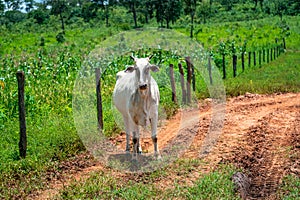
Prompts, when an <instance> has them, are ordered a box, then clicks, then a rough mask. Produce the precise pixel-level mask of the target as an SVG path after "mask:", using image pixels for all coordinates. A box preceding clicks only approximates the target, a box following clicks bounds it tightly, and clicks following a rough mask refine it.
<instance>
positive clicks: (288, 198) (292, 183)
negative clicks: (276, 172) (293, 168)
mask: <svg viewBox="0 0 300 200" xmlns="http://www.w3.org/2000/svg"><path fill="white" fill-rule="evenodd" d="M299 188H300V178H299V177H297V176H296V175H287V176H286V177H285V178H284V179H283V181H282V184H281V186H280V189H279V191H278V193H279V196H280V198H281V199H284V200H292V199H299V197H300V189H299Z"/></svg>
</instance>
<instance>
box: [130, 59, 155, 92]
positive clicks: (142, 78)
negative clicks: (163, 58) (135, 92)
mask: <svg viewBox="0 0 300 200" xmlns="http://www.w3.org/2000/svg"><path fill="white" fill-rule="evenodd" d="M151 57H152V56H149V57H147V58H135V57H133V56H132V57H131V58H132V59H133V60H134V65H133V66H129V67H127V68H126V70H125V72H126V73H132V72H133V71H135V80H136V84H137V86H138V88H139V90H140V91H141V92H142V93H145V92H146V91H147V89H148V87H149V85H150V81H151V76H150V70H151V71H153V72H158V71H159V68H158V67H157V66H156V65H152V64H150V63H149V61H150V59H151Z"/></svg>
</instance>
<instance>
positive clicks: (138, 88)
mask: <svg viewBox="0 0 300 200" xmlns="http://www.w3.org/2000/svg"><path fill="white" fill-rule="evenodd" d="M132 59H134V65H133V66H129V67H127V68H126V69H125V70H124V71H120V72H118V73H117V81H116V85H115V88H114V92H113V102H114V104H115V106H116V107H117V109H118V110H119V111H120V113H121V114H122V116H123V120H124V124H125V129H126V152H127V153H129V151H130V145H129V142H130V133H132V140H133V159H136V158H137V153H141V151H142V150H141V147H140V144H139V138H140V135H139V125H140V126H146V125H148V124H149V123H150V124H151V134H152V135H151V136H152V141H153V145H154V155H155V157H157V158H160V155H159V151H158V147H157V134H156V132H157V120H158V104H159V90H158V86H157V83H156V81H155V80H154V79H153V78H152V76H151V75H150V70H151V71H153V72H157V71H159V68H158V67H157V66H156V65H152V64H150V63H149V61H150V59H151V57H147V58H135V57H132Z"/></svg>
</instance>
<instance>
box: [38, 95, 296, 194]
mask: <svg viewBox="0 0 300 200" xmlns="http://www.w3.org/2000/svg"><path fill="white" fill-rule="evenodd" d="M299 99H300V93H298V94H293V93H288V94H272V95H256V94H246V95H243V96H239V97H235V98H231V99H228V101H227V108H226V112H227V113H226V119H225V123H224V127H223V131H222V134H221V135H220V137H219V139H218V141H217V143H216V145H215V147H214V148H213V149H212V151H211V152H210V153H209V154H208V155H206V157H204V158H199V154H200V152H201V148H202V145H203V141H204V139H205V137H206V135H207V132H208V130H209V127H210V123H211V103H210V101H205V102H204V103H203V102H202V103H200V105H199V108H198V109H197V110H193V109H192V110H189V111H188V112H186V113H185V115H186V116H188V118H189V121H184V123H183V126H180V124H181V123H180V122H181V120H182V118H183V116H182V113H180V112H179V113H178V114H177V115H176V116H175V117H174V118H172V119H171V120H169V121H167V122H166V125H165V126H164V127H162V128H161V129H160V133H159V140H160V141H161V142H160V143H159V145H160V148H161V149H162V148H163V147H164V146H166V145H168V143H169V142H170V141H171V140H172V138H174V137H175V136H176V134H177V133H178V131H183V133H184V131H187V132H189V131H193V132H197V133H196V135H195V137H194V140H193V142H192V144H191V146H190V148H189V149H188V150H187V151H186V152H185V153H184V154H183V156H182V157H184V158H192V159H200V160H203V161H204V162H205V163H206V164H201V165H199V166H198V167H196V168H194V169H193V170H192V171H190V172H189V174H188V175H187V174H173V175H172V176H168V177H165V178H161V179H159V180H157V182H156V183H157V185H158V186H160V187H161V188H170V187H171V188H172V187H174V181H178V180H180V181H181V183H182V184H187V185H190V184H193V182H194V181H195V180H196V179H197V178H199V177H201V175H202V174H203V173H207V172H210V171H211V170H213V169H214V168H215V167H217V166H218V164H220V163H224V162H226V163H233V164H234V165H236V166H237V167H241V168H243V169H244V170H245V171H246V172H248V174H249V177H250V178H251V180H252V185H251V191H250V193H249V198H262V197H263V198H265V197H272V196H274V191H275V190H276V188H277V186H278V184H279V183H280V181H281V179H282V177H283V176H284V175H285V174H288V173H290V172H292V173H295V174H297V173H298V175H299V154H297V153H294V154H295V155H294V154H293V155H294V156H293V157H292V158H289V157H288V156H286V154H287V152H286V149H287V147H288V146H291V145H292V146H293V148H294V149H296V150H298V151H299V141H300V139H299V135H300V134H299V128H298V125H299V122H300V114H299V113H300V111H299V109H300V105H299ZM186 119H187V118H186ZM191 128H193V129H194V130H192V129H191ZM195 129H196V130H195ZM112 142H113V143H116V144H118V145H119V147H120V148H121V149H122V145H124V144H125V134H123V135H120V136H118V137H116V138H113V139H112ZM124 147H125V146H124ZM142 147H143V148H144V149H145V150H146V151H149V152H151V150H152V148H153V147H152V141H151V139H150V141H149V140H148V141H147V138H143V139H142ZM297 148H298V149H297ZM124 149H125V148H124ZM296 150H292V151H293V152H294V151H295V152H298V151H296ZM295 163H296V164H295ZM282 169H283V170H282ZM95 170H96V171H97V170H98V171H99V170H104V171H109V172H110V173H112V174H113V175H114V176H116V177H121V178H122V179H126V180H128V179H129V180H135V181H137V182H138V181H139V179H136V177H134V176H132V175H130V174H126V173H122V172H117V171H114V170H111V169H107V168H105V167H103V166H102V165H101V164H100V163H97V162H96V163H95V166H93V167H86V168H84V169H81V170H79V172H78V173H76V174H72V175H70V174H69V173H68V172H66V173H65V174H66V177H67V178H64V179H63V178H62V181H61V182H62V183H63V184H58V183H57V181H56V182H55V183H53V182H51V181H50V183H49V188H50V189H49V190H46V191H42V192H41V191H40V192H39V193H40V194H39V195H38V194H37V195H33V197H35V199H41V198H40V197H44V198H43V199H47V198H51V197H53V196H54V195H55V194H57V193H58V192H59V190H60V189H62V187H63V186H66V185H68V184H70V182H71V181H72V180H73V179H74V177H76V178H75V179H76V180H79V179H81V178H83V179H84V178H87V177H88V175H89V173H90V172H93V171H95ZM254 172H257V173H254ZM141 176H147V174H145V175H141ZM273 176H276V179H274V180H273V179H272V177H273ZM262 177H265V178H262ZM269 183H272V184H269ZM258 188H261V189H260V190H263V191H264V192H263V195H262V194H260V193H259V191H258ZM49 191H51V192H50V195H49ZM47 194H48V195H47ZM255 195H256V196H255Z"/></svg>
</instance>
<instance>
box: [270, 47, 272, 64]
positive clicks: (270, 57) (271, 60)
mask: <svg viewBox="0 0 300 200" xmlns="http://www.w3.org/2000/svg"><path fill="white" fill-rule="evenodd" d="M270 59H271V61H272V60H273V48H271V55H270Z"/></svg>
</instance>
